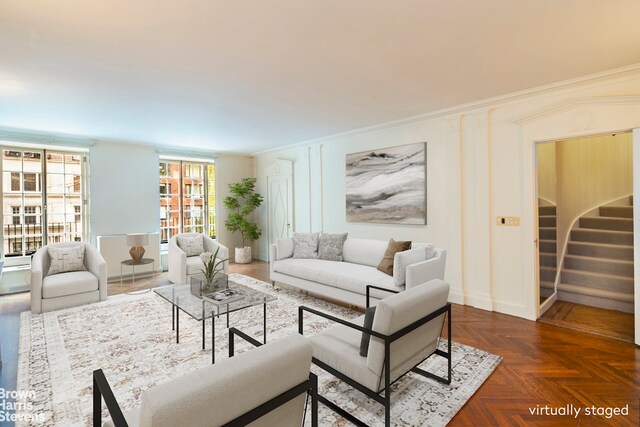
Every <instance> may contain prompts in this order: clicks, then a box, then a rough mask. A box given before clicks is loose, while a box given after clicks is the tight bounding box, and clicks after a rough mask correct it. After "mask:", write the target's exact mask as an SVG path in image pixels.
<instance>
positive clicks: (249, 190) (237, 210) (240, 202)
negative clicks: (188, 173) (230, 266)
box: [222, 178, 263, 264]
mask: <svg viewBox="0 0 640 427" xmlns="http://www.w3.org/2000/svg"><path fill="white" fill-rule="evenodd" d="M255 188H256V178H243V179H242V181H240V182H236V183H233V184H229V192H230V193H231V196H227V197H225V198H224V200H223V201H222V203H223V204H224V206H225V207H226V208H227V209H228V210H229V211H230V212H229V216H228V218H227V220H226V221H225V222H224V225H225V227H226V229H227V230H229V231H230V232H232V233H234V232H236V231H239V232H240V235H241V236H242V246H241V247H239V248H236V250H235V255H236V257H235V260H236V262H237V263H239V264H247V263H250V262H251V259H252V257H251V246H246V242H247V241H249V242H253V241H255V240H258V239H259V238H260V236H261V235H262V230H261V229H260V228H259V227H258V224H256V223H255V222H252V221H249V215H251V213H252V212H253V211H255V210H256V209H257V208H258V207H259V206H260V205H261V204H262V200H263V198H262V196H261V195H260V194H258V193H256V191H255Z"/></svg>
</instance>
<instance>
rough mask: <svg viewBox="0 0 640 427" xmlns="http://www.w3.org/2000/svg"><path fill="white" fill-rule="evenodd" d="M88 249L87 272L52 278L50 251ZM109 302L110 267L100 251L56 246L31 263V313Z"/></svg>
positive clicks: (45, 248)
mask: <svg viewBox="0 0 640 427" xmlns="http://www.w3.org/2000/svg"><path fill="white" fill-rule="evenodd" d="M78 245H81V246H83V247H84V267H85V268H86V271H72V272H68V273H59V274H53V275H51V276H48V275H47V273H48V271H49V266H50V265H51V259H50V257H49V251H48V248H49V247H57V248H65V247H74V246H78ZM106 299H107V263H106V262H105V260H104V258H102V255H100V252H98V250H97V249H96V248H94V247H93V246H91V245H88V244H86V243H79V242H66V243H52V244H50V245H46V246H43V247H41V248H40V249H38V250H37V251H36V253H35V254H34V255H33V258H32V260H31V312H32V313H44V312H47V311H53V310H60V309H62V308H67V307H74V306H77V305H82V304H89V303H92V302H98V301H103V300H106Z"/></svg>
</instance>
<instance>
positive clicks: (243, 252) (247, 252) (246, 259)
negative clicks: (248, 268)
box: [236, 246, 251, 264]
mask: <svg viewBox="0 0 640 427" xmlns="http://www.w3.org/2000/svg"><path fill="white" fill-rule="evenodd" d="M250 262H251V246H245V247H244V248H236V263H237V264H249V263H250Z"/></svg>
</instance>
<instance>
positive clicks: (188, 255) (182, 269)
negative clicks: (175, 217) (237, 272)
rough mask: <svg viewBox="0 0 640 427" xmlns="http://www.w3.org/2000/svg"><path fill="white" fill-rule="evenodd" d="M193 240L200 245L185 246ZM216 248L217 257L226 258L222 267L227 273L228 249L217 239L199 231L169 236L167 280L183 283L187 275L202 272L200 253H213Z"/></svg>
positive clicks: (202, 265) (185, 281)
mask: <svg viewBox="0 0 640 427" xmlns="http://www.w3.org/2000/svg"><path fill="white" fill-rule="evenodd" d="M200 239H202V240H200ZM194 240H197V241H196V243H198V244H199V243H202V245H201V246H199V245H193V246H192V247H191V246H190V247H185V246H186V245H188V244H190V243H193V242H194ZM181 244H182V247H181ZM198 247H201V249H202V250H200V249H197V248H198ZM218 248H220V250H219V251H218V258H217V259H219V260H223V259H224V260H226V261H225V262H224V264H223V268H224V273H225V274H227V273H228V271H229V249H228V248H227V247H226V246H224V245H222V244H220V243H219V242H218V241H217V240H214V239H212V238H211V237H209V236H207V235H206V234H201V233H181V234H177V235H175V236H173V237H171V238H170V239H169V280H171V281H172V282H173V283H175V284H185V283H187V277H188V276H194V275H197V274H202V272H201V270H203V269H204V263H203V262H202V260H201V259H200V254H201V253H202V252H211V253H212V254H214V253H215V252H216V250H217V249H218Z"/></svg>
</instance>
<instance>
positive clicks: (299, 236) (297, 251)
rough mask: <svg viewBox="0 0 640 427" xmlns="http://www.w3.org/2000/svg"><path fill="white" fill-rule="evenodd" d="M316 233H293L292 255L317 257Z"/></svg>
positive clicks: (296, 256) (295, 256)
mask: <svg viewBox="0 0 640 427" xmlns="http://www.w3.org/2000/svg"><path fill="white" fill-rule="evenodd" d="M318 237H319V235H318V233H294V234H293V257H294V258H311V259H312V258H318Z"/></svg>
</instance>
